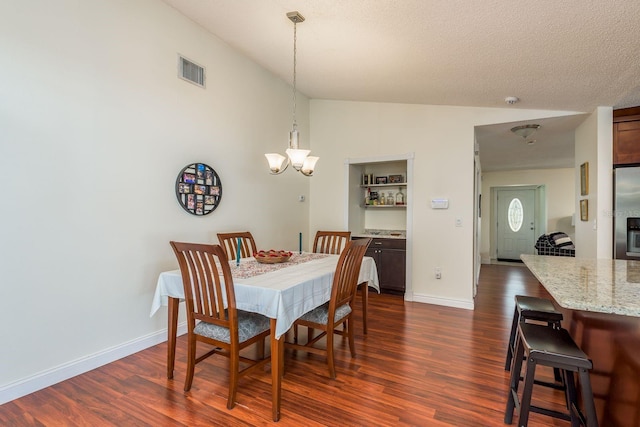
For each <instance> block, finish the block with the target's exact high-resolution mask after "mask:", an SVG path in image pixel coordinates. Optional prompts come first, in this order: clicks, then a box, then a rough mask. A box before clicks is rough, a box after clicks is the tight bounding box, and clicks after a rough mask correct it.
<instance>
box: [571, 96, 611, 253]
mask: <svg viewBox="0 0 640 427" xmlns="http://www.w3.org/2000/svg"><path fill="white" fill-rule="evenodd" d="M612 148H613V109H612V108H610V107H598V108H597V109H596V111H594V112H593V113H591V114H590V115H589V117H588V118H587V119H586V120H585V121H584V122H583V123H582V124H581V125H580V126H579V127H578V128H577V129H576V158H575V162H576V163H575V164H576V214H577V217H576V241H579V242H580V244H579V245H576V257H578V258H611V257H612V256H613V249H612V248H613V217H612V214H611V213H612V211H613V209H612V203H613V166H612V165H613V151H612ZM585 162H589V194H588V195H586V196H582V195H580V165H582V164H583V163H585ZM582 199H584V200H587V201H588V206H589V220H588V221H580V220H579V215H578V213H579V212H580V204H579V203H580V200H582Z"/></svg>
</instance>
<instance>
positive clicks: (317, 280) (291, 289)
mask: <svg viewBox="0 0 640 427" xmlns="http://www.w3.org/2000/svg"><path fill="white" fill-rule="evenodd" d="M338 258H339V257H338V255H330V256H327V257H324V258H322V259H316V260H313V261H309V262H305V263H303V264H298V265H292V266H290V267H287V268H282V269H280V270H277V271H272V272H269V273H265V274H260V275H258V276H254V277H249V278H238V279H236V278H234V288H235V294H236V307H237V308H238V309H240V310H245V311H251V312H254V313H260V314H263V315H265V316H267V317H269V318H272V319H277V324H276V338H279V337H280V336H281V335H283V334H284V333H286V332H287V331H288V330H289V328H290V327H291V325H293V322H294V321H295V320H296V319H298V318H299V317H300V316H302V315H303V314H304V313H306V312H308V311H310V310H313V309H314V308H316V307H318V306H320V305H322V304H324V303H325V302H327V301H329V298H330V297H331V283H332V282H333V275H334V273H335V269H336V264H337V262H338ZM248 260H249V259H248V258H247V259H243V260H241V262H247V261H248ZM363 282H368V286H370V287H372V288H374V289H376V290H377V291H378V292H380V285H379V282H378V272H377V269H376V264H375V262H374V260H373V258H370V257H364V258H363V260H362V266H361V267H360V276H359V277H358V283H363ZM168 297H173V298H180V299H181V300H182V299H184V288H183V286H182V276H181V275H180V270H173V271H166V272H163V273H160V277H159V278H158V283H157V285H156V292H155V295H154V297H153V301H152V304H151V314H150V316H153V315H154V314H155V313H156V312H157V311H158V309H160V307H161V306H163V305H164V306H166V305H167V304H168Z"/></svg>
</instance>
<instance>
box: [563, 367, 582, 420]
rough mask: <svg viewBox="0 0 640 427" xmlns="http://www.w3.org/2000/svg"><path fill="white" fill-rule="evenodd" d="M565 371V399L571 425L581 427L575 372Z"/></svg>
mask: <svg viewBox="0 0 640 427" xmlns="http://www.w3.org/2000/svg"><path fill="white" fill-rule="evenodd" d="M564 372H565V375H564V383H565V399H566V400H567V408H568V409H569V417H570V418H571V427H580V425H581V421H580V416H579V412H578V393H576V382H575V379H574V378H573V372H569V371H564Z"/></svg>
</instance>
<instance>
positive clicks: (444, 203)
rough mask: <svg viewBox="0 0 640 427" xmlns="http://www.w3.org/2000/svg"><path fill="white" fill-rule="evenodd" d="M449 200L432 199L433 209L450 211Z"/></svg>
mask: <svg viewBox="0 0 640 427" xmlns="http://www.w3.org/2000/svg"><path fill="white" fill-rule="evenodd" d="M448 208H449V199H431V209H448Z"/></svg>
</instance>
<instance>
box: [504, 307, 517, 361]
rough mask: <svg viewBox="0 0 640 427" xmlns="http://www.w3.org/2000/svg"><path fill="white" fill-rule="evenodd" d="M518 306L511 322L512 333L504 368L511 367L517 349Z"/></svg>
mask: <svg viewBox="0 0 640 427" xmlns="http://www.w3.org/2000/svg"><path fill="white" fill-rule="evenodd" d="M518 320H519V319H518V308H517V307H516V309H515V310H514V311H513V321H512V322H511V333H510V335H509V347H507V360H506V361H505V363H504V370H505V371H509V370H510V369H511V360H512V358H513V353H514V351H515V348H516V345H515V342H516V334H517V333H518Z"/></svg>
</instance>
